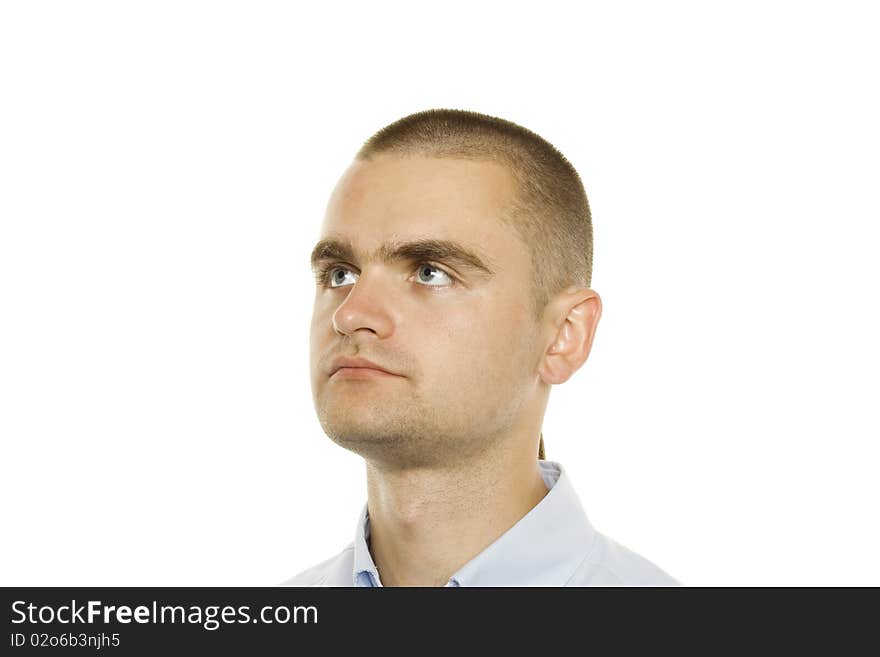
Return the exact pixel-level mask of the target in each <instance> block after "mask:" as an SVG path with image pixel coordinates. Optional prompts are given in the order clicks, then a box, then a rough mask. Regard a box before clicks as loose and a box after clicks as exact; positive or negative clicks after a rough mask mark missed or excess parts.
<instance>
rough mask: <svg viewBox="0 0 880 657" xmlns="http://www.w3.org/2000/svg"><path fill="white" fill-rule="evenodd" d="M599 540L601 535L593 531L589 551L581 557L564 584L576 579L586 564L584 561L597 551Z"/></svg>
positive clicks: (566, 584)
mask: <svg viewBox="0 0 880 657" xmlns="http://www.w3.org/2000/svg"><path fill="white" fill-rule="evenodd" d="M598 540H599V535H598V534H597V533H596V532H593V540H592V542H591V543H590V547H588V548H587V553H586V554H585V555H584V558H583V559H581V560H580V562H578V565H577V566H575V568H574V570H573V571H571V575H569V576H568V579H567V580H565V584H563V586H568V585H569V583H570V582H571V580H573V579H574V576H575V575H576V574H577V572H578V571H579V570H580V568H581V566H583V565H584V562H585V561H587V559H589V558H590V557H591V556H593V552H595V551H596V544H597V542H598ZM596 565H597V566H598V565H599V564H596Z"/></svg>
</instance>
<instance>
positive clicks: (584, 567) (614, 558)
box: [567, 533, 681, 586]
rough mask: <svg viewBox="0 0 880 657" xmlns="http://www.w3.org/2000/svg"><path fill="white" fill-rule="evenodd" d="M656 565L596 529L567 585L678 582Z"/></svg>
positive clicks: (658, 584) (642, 584)
mask: <svg viewBox="0 0 880 657" xmlns="http://www.w3.org/2000/svg"><path fill="white" fill-rule="evenodd" d="M680 585H681V583H680V582H679V581H677V580H676V579H675V578H673V577H671V576H670V575H669V574H668V573H666V572H665V571H664V570H662V569H661V568H660V567H659V566H657V565H655V564H654V563H652V562H651V561H648V560H647V559H646V558H645V557H643V556H641V555H639V554H637V553H635V552H633V551H632V550H630V549H629V548H627V547H625V546H623V545H621V544H620V543H618V542H617V541H615V540H613V539H611V538H609V537H607V536H605V535H604V534H599V533H597V535H596V540H595V542H594V544H593V547H592V549H591V550H590V553H589V554H588V555H587V556H586V558H585V559H584V561H583V563H582V564H581V565H580V567H578V570H577V571H576V572H575V574H574V575H573V576H572V578H571V580H569V582H568V584H567V586H680Z"/></svg>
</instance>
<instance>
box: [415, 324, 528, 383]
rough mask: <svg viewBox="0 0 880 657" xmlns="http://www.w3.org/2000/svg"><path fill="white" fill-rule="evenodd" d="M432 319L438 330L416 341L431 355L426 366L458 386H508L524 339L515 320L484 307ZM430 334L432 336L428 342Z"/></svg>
mask: <svg viewBox="0 0 880 657" xmlns="http://www.w3.org/2000/svg"><path fill="white" fill-rule="evenodd" d="M431 322H432V323H433V325H434V328H435V330H433V331H425V332H423V333H422V334H421V335H422V337H421V338H417V340H418V344H420V345H421V353H423V354H425V355H428V354H430V361H431V363H430V365H429V364H428V363H426V366H427V367H429V369H430V370H431V371H434V372H435V373H436V375H437V376H439V377H441V378H442V379H444V380H446V381H448V382H450V385H451V386H455V387H464V386H467V387H469V388H471V389H473V388H474V386H479V387H486V386H492V387H499V386H504V385H505V384H507V385H509V382H510V377H511V374H512V372H513V371H514V370H515V368H516V365H515V364H516V362H517V356H516V354H518V353H519V350H520V343H521V341H522V335H521V334H520V331H519V330H518V329H517V327H516V325H515V323H512V322H510V321H509V319H507V318H500V317H498V316H497V315H493V314H492V313H491V312H488V311H487V310H486V309H485V306H484V307H483V309H482V310H481V309H480V308H474V309H469V310H468V311H467V312H461V313H446V314H438V315H437V316H435V317H432V318H431ZM427 336H431V337H430V339H427V341H426V338H427ZM417 353H418V352H417ZM482 393H483V394H491V390H483V391H482Z"/></svg>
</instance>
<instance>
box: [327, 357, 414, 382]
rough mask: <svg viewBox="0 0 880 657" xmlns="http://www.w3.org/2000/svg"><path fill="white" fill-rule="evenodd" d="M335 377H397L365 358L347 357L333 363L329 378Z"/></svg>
mask: <svg viewBox="0 0 880 657" xmlns="http://www.w3.org/2000/svg"><path fill="white" fill-rule="evenodd" d="M335 375H340V376H354V377H363V376H376V375H386V376H398V375H397V374H395V373H394V372H389V371H388V370H386V369H384V368H383V367H380V366H379V365H377V364H376V363H374V362H372V361H369V360H367V359H366V358H347V357H343V358H337V359H335V360H334V361H333V365H332V367H331V371H330V376H335Z"/></svg>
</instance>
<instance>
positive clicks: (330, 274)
mask: <svg viewBox="0 0 880 657" xmlns="http://www.w3.org/2000/svg"><path fill="white" fill-rule="evenodd" d="M345 272H351V270H350V269H348V268H346V267H331V268H330V269H327V270H325V272H324V280H325V282H326V281H327V280H329V281H330V287H341V286H342V285H343V284H344V283H345ZM340 273H341V274H342V275H341V276H340V275H339V274H340ZM337 283H338V284H339V285H337Z"/></svg>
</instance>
